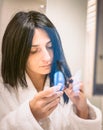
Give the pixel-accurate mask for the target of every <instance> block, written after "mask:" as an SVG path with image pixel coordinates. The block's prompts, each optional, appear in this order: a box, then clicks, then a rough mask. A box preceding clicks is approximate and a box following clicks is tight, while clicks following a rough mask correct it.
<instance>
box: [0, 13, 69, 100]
mask: <svg viewBox="0 0 103 130" xmlns="http://www.w3.org/2000/svg"><path fill="white" fill-rule="evenodd" d="M36 28H41V29H44V30H45V31H46V32H47V34H48V36H49V37H50V39H51V41H52V49H53V53H54V59H53V63H52V69H51V73H50V74H49V77H50V86H53V84H54V83H53V76H54V73H55V72H56V71H57V70H61V71H62V72H63V74H64V77H65V85H67V80H68V78H70V77H71V73H70V70H69V67H68V65H67V63H66V59H65V56H64V53H63V48H62V45H61V40H60V36H59V34H58V32H57V30H56V28H55V26H54V25H53V23H52V22H51V21H50V20H49V19H48V18H47V16H45V15H44V14H42V13H40V12H37V11H29V12H18V13H16V14H15V16H14V17H13V18H12V20H11V21H10V22H9V24H8V26H7V28H6V30H5V33H4V36H3V40H2V62H1V74H2V78H3V82H4V83H6V84H9V85H11V87H17V86H18V83H19V84H21V86H22V87H27V82H26V76H25V71H26V63H27V60H28V57H29V54H30V50H31V46H32V39H33V36H34V34H35V29H36ZM63 96H64V101H65V102H68V98H67V96H66V95H65V94H64V95H63Z"/></svg>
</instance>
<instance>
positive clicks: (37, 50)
mask: <svg viewBox="0 0 103 130" xmlns="http://www.w3.org/2000/svg"><path fill="white" fill-rule="evenodd" d="M37 52H39V49H38V48H35V49H32V50H31V51H30V53H31V54H35V53H37Z"/></svg>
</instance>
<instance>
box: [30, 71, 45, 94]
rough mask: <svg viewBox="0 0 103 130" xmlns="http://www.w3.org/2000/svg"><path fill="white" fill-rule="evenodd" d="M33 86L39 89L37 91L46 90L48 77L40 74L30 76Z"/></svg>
mask: <svg viewBox="0 0 103 130" xmlns="http://www.w3.org/2000/svg"><path fill="white" fill-rule="evenodd" d="M28 75H29V77H30V79H31V81H32V83H33V85H34V86H35V88H36V89H37V91H38V92H39V91H42V90H43V89H44V84H45V79H46V75H40V74H34V73H33V74H30V73H29V74H28Z"/></svg>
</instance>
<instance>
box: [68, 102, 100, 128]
mask: <svg viewBox="0 0 103 130" xmlns="http://www.w3.org/2000/svg"><path fill="white" fill-rule="evenodd" d="M88 107H89V118H90V119H82V118H79V117H78V116H77V115H76V109H75V107H74V105H73V104H71V108H70V113H69V115H68V117H69V122H70V126H71V129H72V130H102V114H101V111H100V110H99V109H98V108H97V107H95V106H94V105H92V104H90V103H89V102H88Z"/></svg>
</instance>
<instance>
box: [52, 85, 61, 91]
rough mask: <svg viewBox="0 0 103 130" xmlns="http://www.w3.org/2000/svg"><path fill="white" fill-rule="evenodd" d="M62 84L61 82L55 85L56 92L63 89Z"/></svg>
mask: <svg viewBox="0 0 103 130" xmlns="http://www.w3.org/2000/svg"><path fill="white" fill-rule="evenodd" d="M61 86H62V84H61V83H59V84H58V85H57V86H55V87H54V92H57V91H59V90H60V89H61Z"/></svg>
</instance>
